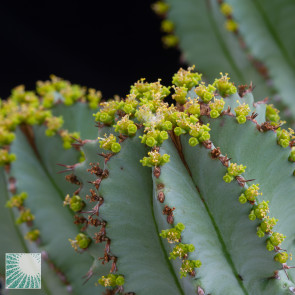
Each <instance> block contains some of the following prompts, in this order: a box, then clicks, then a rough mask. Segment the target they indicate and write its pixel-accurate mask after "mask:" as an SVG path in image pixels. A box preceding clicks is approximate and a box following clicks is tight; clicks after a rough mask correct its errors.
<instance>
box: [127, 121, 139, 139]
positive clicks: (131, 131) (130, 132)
mask: <svg viewBox="0 0 295 295" xmlns="http://www.w3.org/2000/svg"><path fill="white" fill-rule="evenodd" d="M127 130H128V135H129V136H132V135H134V134H135V133H136V131H137V127H136V125H135V124H129V125H128V128H127Z"/></svg>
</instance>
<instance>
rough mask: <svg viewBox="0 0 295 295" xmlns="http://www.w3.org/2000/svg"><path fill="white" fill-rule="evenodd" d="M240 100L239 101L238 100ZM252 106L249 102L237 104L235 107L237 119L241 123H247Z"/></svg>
mask: <svg viewBox="0 0 295 295" xmlns="http://www.w3.org/2000/svg"><path fill="white" fill-rule="evenodd" d="M237 102H239V101H237ZM250 111H251V110H250V107H249V105H248V104H245V103H243V104H240V105H239V106H237V107H236V108H235V112H236V120H237V122H238V123H239V124H245V123H246V121H247V119H246V116H248V114H249V112H250Z"/></svg>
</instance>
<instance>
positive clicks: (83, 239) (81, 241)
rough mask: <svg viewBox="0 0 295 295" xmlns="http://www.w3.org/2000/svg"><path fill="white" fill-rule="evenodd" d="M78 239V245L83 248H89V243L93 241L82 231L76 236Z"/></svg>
mask: <svg viewBox="0 0 295 295" xmlns="http://www.w3.org/2000/svg"><path fill="white" fill-rule="evenodd" d="M76 241H77V244H78V246H79V247H80V248H81V249H86V248H88V246H89V244H90V243H91V239H90V238H89V237H87V236H86V235H85V234H82V233H80V234H78V235H77V236H76Z"/></svg>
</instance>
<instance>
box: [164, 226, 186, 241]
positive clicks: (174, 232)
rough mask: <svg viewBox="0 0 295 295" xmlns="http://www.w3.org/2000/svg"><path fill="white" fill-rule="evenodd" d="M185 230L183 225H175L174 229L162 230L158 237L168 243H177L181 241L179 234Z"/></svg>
mask: <svg viewBox="0 0 295 295" xmlns="http://www.w3.org/2000/svg"><path fill="white" fill-rule="evenodd" d="M184 229H185V225H184V224H183V223H177V224H176V225H175V227H172V228H170V229H163V230H162V232H161V233H160V236H161V237H162V238H164V239H167V241H168V243H170V244H173V243H178V242H180V239H181V232H182V231H183V230H184Z"/></svg>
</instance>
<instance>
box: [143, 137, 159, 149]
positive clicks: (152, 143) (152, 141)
mask: <svg viewBox="0 0 295 295" xmlns="http://www.w3.org/2000/svg"><path fill="white" fill-rule="evenodd" d="M145 144H146V145H147V146H149V147H153V146H155V145H156V144H157V141H156V140H155V139H154V138H153V137H149V138H147V139H146V141H145Z"/></svg>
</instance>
